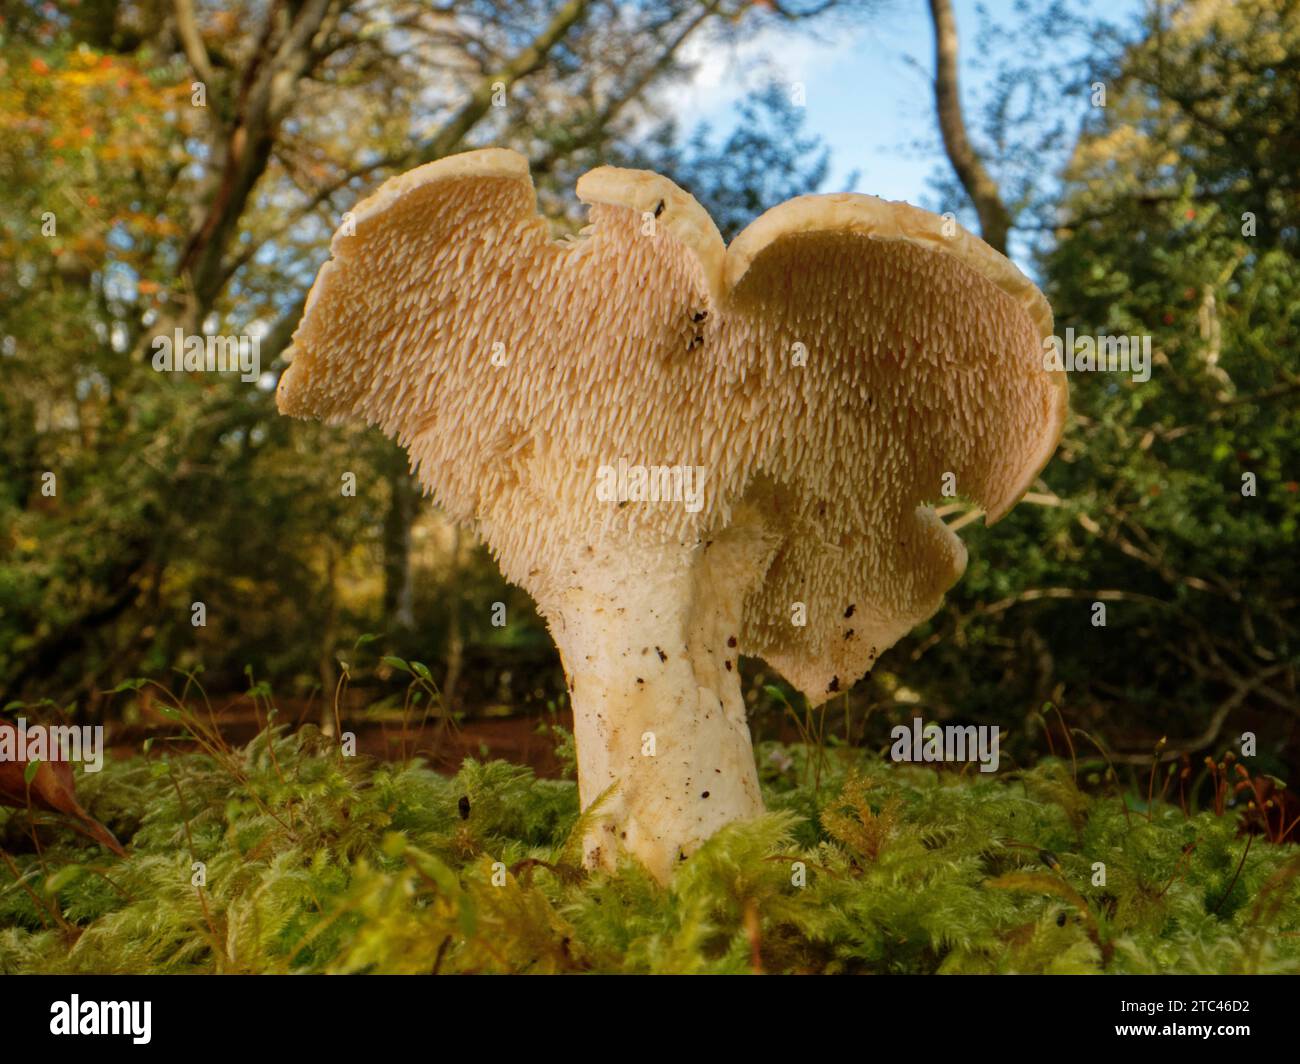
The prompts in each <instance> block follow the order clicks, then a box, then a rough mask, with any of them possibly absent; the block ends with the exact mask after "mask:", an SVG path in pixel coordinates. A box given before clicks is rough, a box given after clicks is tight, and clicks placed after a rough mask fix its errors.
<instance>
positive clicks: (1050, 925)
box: [0, 729, 1300, 974]
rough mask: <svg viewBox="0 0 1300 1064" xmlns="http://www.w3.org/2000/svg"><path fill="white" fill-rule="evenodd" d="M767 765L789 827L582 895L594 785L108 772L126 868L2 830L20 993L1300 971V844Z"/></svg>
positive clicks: (293, 759)
mask: <svg viewBox="0 0 1300 1064" xmlns="http://www.w3.org/2000/svg"><path fill="white" fill-rule="evenodd" d="M759 756H760V764H761V765H763V766H765V767H764V776H765V784H764V785H765V792H766V798H767V800H768V806H769V809H770V810H771V811H770V812H769V813H768V814H767V815H765V816H764V817H762V818H760V819H758V820H755V821H753V822H750V823H747V824H741V825H733V826H732V827H730V828H727V829H725V830H724V831H722V832H721V833H719V834H718V835H717V836H715V837H714V838H713V839H712V840H710V841H709V842H708V843H707V844H706V845H705V846H704V847H703V848H702V849H700V850H699V851H698V852H697V853H696V854H694V855H693V856H692V857H691V858H690V859H688V860H686V861H684V862H683V863H682V864H681V865H680V867H679V868H678V870H677V872H676V875H675V877H674V879H673V881H672V883H671V885H670V886H669V887H668V888H667V889H664V888H661V887H659V886H658V885H657V884H656V883H655V882H654V881H653V880H652V879H651V878H650V877H649V876H648V875H646V874H645V873H644V872H643V871H642V870H641V869H640V868H638V867H636V866H633V865H625V866H623V867H622V868H621V869H620V870H619V872H618V873H617V874H604V873H587V872H585V871H584V870H583V869H581V867H579V864H578V860H579V856H580V852H581V846H580V845H579V840H578V835H579V834H580V831H581V825H580V824H579V818H578V805H577V790H576V787H575V785H574V784H573V783H571V782H569V781H557V780H539V779H536V778H535V777H534V776H533V774H532V773H531V771H530V770H528V769H526V768H519V767H516V766H513V765H509V764H507V763H505V762H501V761H496V762H491V763H487V764H483V763H479V762H475V761H466V762H465V764H464V765H463V767H462V768H461V770H460V772H459V773H458V774H457V775H456V776H455V777H453V778H447V777H442V776H439V775H437V774H435V773H433V772H431V771H430V770H428V769H427V768H425V767H424V766H422V765H421V764H419V763H418V762H416V763H412V764H409V765H405V766H402V765H393V764H379V763H375V762H371V761H368V760H365V759H343V758H341V757H339V756H338V754H337V752H336V748H335V747H334V746H332V745H331V744H329V743H328V742H327V741H326V740H324V739H323V738H322V737H321V736H320V735H319V734H318V733H316V732H315V731H313V730H312V729H305V730H304V731H302V732H299V733H298V734H296V735H292V736H285V735H278V736H277V738H276V740H275V743H274V748H273V749H272V747H271V746H269V745H268V743H267V738H266V733H263V735H262V736H259V737H258V738H257V739H256V740H255V741H254V742H253V743H251V744H250V745H249V746H248V747H246V748H244V749H242V750H238V751H235V752H234V753H233V755H232V756H231V757H230V758H216V757H212V756H209V755H207V754H201V753H192V754H180V755H176V754H173V755H170V756H169V757H167V758H166V759H165V760H160V759H159V758H158V757H157V756H156V754H155V756H154V757H152V758H151V759H148V760H146V758H144V757H137V758H133V759H131V760H128V761H124V762H115V763H110V764H108V765H107V766H106V768H105V771H104V772H102V773H100V774H98V775H92V776H83V777H82V778H81V780H80V781H79V786H80V791H81V794H82V796H83V798H84V802H85V804H86V805H87V807H88V808H89V809H90V810H91V811H92V812H93V814H94V815H95V816H97V817H99V818H100V819H102V820H103V821H104V822H105V823H107V824H108V825H109V826H110V827H111V828H112V829H113V830H114V831H115V832H116V833H117V834H118V836H119V837H120V838H121V839H122V840H123V842H124V843H125V844H126V846H127V850H128V854H129V855H128V856H127V857H126V858H125V859H118V858H115V857H113V856H112V855H110V854H108V853H106V852H105V851H102V850H99V849H97V848H94V847H92V846H91V845H90V844H89V843H88V842H86V841H85V840H84V839H82V838H81V837H79V836H77V835H75V834H73V833H72V832H70V831H67V830H65V829H64V828H63V827H62V826H61V825H60V824H59V823H57V822H56V821H54V820H53V819H52V818H49V817H41V818H38V824H37V827H36V828H35V836H33V828H32V825H31V822H30V820H29V817H28V814H27V813H26V812H25V811H21V810H18V811H14V810H7V811H4V812H0V843H2V844H3V849H4V853H5V854H6V855H7V858H8V859H7V860H5V861H4V862H3V863H2V864H0V972H3V973H16V972H397V973H405V972H412V973H415V972H432V971H437V972H526V973H547V972H737V973H745V972H755V971H762V972H808V973H835V972H845V973H881V974H883V973H892V972H899V973H928V972H1102V971H1105V972H1300V856H1297V848H1296V847H1295V846H1292V845H1284V846H1278V845H1272V844H1270V843H1268V842H1267V841H1265V840H1263V839H1260V838H1253V839H1248V837H1246V836H1242V835H1239V834H1238V829H1237V821H1236V818H1235V817H1233V816H1231V815H1227V816H1215V815H1214V814H1213V813H1212V812H1203V813H1198V814H1195V815H1192V816H1190V817H1188V816H1186V815H1185V814H1184V813H1183V812H1182V811H1181V810H1180V809H1179V808H1177V807H1176V806H1171V805H1165V804H1160V803H1156V804H1155V805H1154V807H1153V809H1152V810H1151V813H1150V818H1149V819H1148V815H1147V813H1146V812H1142V813H1137V812H1133V811H1132V810H1131V809H1130V810H1129V811H1127V812H1126V811H1125V809H1124V808H1123V806H1122V805H1121V803H1120V801H1119V799H1118V798H1116V797H1102V796H1097V795H1093V794H1089V793H1086V792H1084V791H1081V790H1080V789H1079V788H1077V787H1076V786H1075V783H1074V779H1073V775H1072V772H1071V768H1070V765H1069V763H1068V762H1060V761H1056V760H1048V761H1045V762H1044V763H1043V764H1041V765H1039V766H1038V767H1036V768H1034V769H1032V770H1029V771H1025V772H1009V773H1003V774H1001V775H1000V776H999V777H998V778H996V779H988V778H984V777H979V778H975V777H972V776H969V775H967V776H962V775H959V774H956V773H951V772H945V773H936V772H934V771H931V770H928V769H922V768H914V767H901V766H895V765H891V764H887V763H883V762H878V761H874V760H869V759H868V758H867V757H866V756H864V755H863V754H862V753H861V752H860V751H854V750H849V749H837V750H832V751H822V752H821V753H820V754H819V755H808V754H807V753H806V751H805V749H804V748H802V747H764V748H762V749H760V751H759ZM809 756H819V757H820V758H821V759H822V763H821V764H820V766H819V768H820V773H819V780H820V782H819V785H818V786H816V787H815V788H814V787H813V786H812V785H803V784H799V783H797V782H795V781H796V780H799V779H803V778H809V779H811V778H812V774H811V773H808V772H804V771H802V770H803V768H804V767H806V765H807V760H808V757H809ZM1248 841H1249V842H1250V847H1249V850H1248V851H1247V849H1246V847H1247V842H1248ZM36 842H39V844H40V846H39V852H38V850H37V846H36ZM1243 853H1244V854H1245V857H1244V860H1243ZM1099 864H1100V865H1104V866H1105V883H1104V885H1102V884H1101V883H1100V875H1099V867H1098V866H1099ZM196 866H201V871H202V874H203V878H204V882H205V884H206V885H204V886H202V887H199V886H196V885H194V884H195V882H196V877H197V876H198V874H199V871H200V869H199V868H198V867H196ZM1094 883H1097V884H1098V885H1094Z"/></svg>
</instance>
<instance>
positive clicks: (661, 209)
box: [655, 200, 664, 218]
mask: <svg viewBox="0 0 1300 1064" xmlns="http://www.w3.org/2000/svg"><path fill="white" fill-rule="evenodd" d="M663 212H664V201H663V200H660V201H659V206H657V207H656V208H655V217H656V218H658V217H659V215H661V214H663Z"/></svg>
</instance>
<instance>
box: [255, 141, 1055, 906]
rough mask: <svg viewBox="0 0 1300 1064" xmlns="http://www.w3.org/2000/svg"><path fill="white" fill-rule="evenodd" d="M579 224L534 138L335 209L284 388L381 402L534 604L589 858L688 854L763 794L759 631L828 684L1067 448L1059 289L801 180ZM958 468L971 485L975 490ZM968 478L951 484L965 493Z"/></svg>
mask: <svg viewBox="0 0 1300 1064" xmlns="http://www.w3.org/2000/svg"><path fill="white" fill-rule="evenodd" d="M577 192H578V197H579V199H581V200H582V201H583V202H584V203H586V204H588V205H590V224H589V225H588V226H587V228H586V229H584V230H583V231H582V233H581V234H580V235H579V237H578V238H577V239H576V240H568V241H557V240H555V239H552V237H551V236H550V232H549V229H548V226H547V223H546V221H545V220H544V219H543V218H541V217H540V216H539V215H538V214H537V210H536V198H535V193H534V189H533V185H532V181H531V178H530V176H529V171H528V164H527V161H526V160H525V159H524V157H523V156H521V155H519V154H517V153H516V152H513V151H507V150H503V149H487V150H481V151H471V152H466V153H464V154H462V155H455V156H451V157H448V158H445V159H442V160H439V161H437V162H434V163H430V164H428V165H426V166H421V167H419V168H418V169H416V170H412V171H411V172H409V173H407V174H404V175H402V176H400V177H397V178H394V179H392V180H390V181H388V182H386V183H385V184H384V185H383V186H382V187H381V188H380V189H379V190H378V192H376V193H375V194H374V195H373V196H371V197H370V198H369V199H367V200H365V201H364V202H363V203H361V204H360V206H358V207H357V208H356V210H355V211H354V213H353V218H352V222H353V224H352V225H350V226H348V227H345V229H344V230H342V231H340V232H339V233H338V234H336V235H335V237H334V239H333V242H332V244H331V252H332V258H331V260H330V261H329V262H327V263H326V264H325V265H324V266H323V267H322V269H321V271H320V274H319V275H318V277H317V278H316V282H315V284H314V286H313V287H312V290H311V293H310V295H309V296H308V299H307V304H306V309H305V311H304V315H303V318H302V321H301V323H300V324H299V326H298V329H297V331H296V332H295V334H294V339H293V344H292V347H291V349H290V352H289V358H290V364H289V367H288V369H287V370H286V372H285V373H284V375H283V377H282V378H281V380H280V384H279V389H278V392H277V402H278V405H279V409H280V411H281V412H282V413H285V414H290V415H294V416H298V417H315V418H321V419H324V420H326V421H328V422H331V423H337V422H343V421H350V420H353V419H361V420H364V421H365V422H367V423H369V424H372V425H377V426H379V427H380V428H381V429H382V430H383V431H384V432H385V433H387V434H388V435H390V436H391V437H393V438H395V439H396V440H397V441H398V442H399V443H400V444H401V445H402V446H404V447H405V448H406V449H407V451H408V452H409V454H410V458H411V463H412V468H413V469H414V470H415V472H416V473H417V474H418V476H419V478H420V480H421V482H422V483H423V485H424V487H425V489H426V490H427V491H429V492H431V493H432V495H433V497H434V499H435V500H436V502H437V503H438V504H439V505H441V506H442V507H443V509H444V510H445V511H446V512H447V513H448V514H449V515H451V516H452V517H453V518H454V519H456V520H457V521H459V522H462V523H464V524H465V525H467V526H470V527H472V528H474V529H476V530H477V531H478V532H479V534H480V535H481V536H482V537H483V538H484V540H485V541H486V542H487V544H488V545H489V546H490V548H491V549H492V551H493V553H494V554H495V556H496V558H497V560H498V562H499V564H500V566H501V569H502V571H503V573H504V574H505V576H506V577H507V578H508V579H509V580H511V581H513V582H515V583H518V584H520V585H521V586H522V587H523V588H525V589H526V590H527V591H528V592H529V593H530V594H531V595H532V596H533V598H534V599H535V600H536V603H537V606H538V609H539V611H540V612H541V614H542V616H543V617H544V618H545V619H546V621H547V623H548V625H549V627H550V630H551V633H552V635H553V637H554V639H555V642H556V644H557V645H558V647H559V651H560V655H561V657H562V659H563V663H564V670H565V674H566V677H567V682H568V688H569V692H570V699H571V702H572V706H573V712H574V731H575V739H576V743H577V750H578V784H579V792H580V801H581V804H582V807H583V808H584V809H585V808H587V807H588V806H589V805H591V803H592V802H594V801H595V800H596V799H597V798H598V797H602V796H604V800H603V801H602V804H601V806H600V808H599V810H598V811H597V816H596V817H594V818H593V820H594V821H595V827H593V828H592V830H591V831H590V833H589V835H588V837H587V838H586V840H585V848H586V859H587V863H588V865H589V866H604V867H609V866H611V865H612V863H613V862H614V861H615V860H616V858H617V855H618V854H619V853H620V852H625V853H630V854H632V855H633V856H635V857H636V858H638V859H639V860H640V861H641V862H643V863H644V864H645V865H646V866H647V868H648V869H649V870H650V871H651V872H652V873H653V874H654V875H655V877H656V878H658V879H659V880H660V881H665V880H667V878H668V877H669V876H670V874H671V871H672V868H673V866H674V864H675V863H676V862H677V861H679V860H682V859H684V858H685V857H686V856H687V855H689V854H690V853H691V852H692V851H693V850H694V849H695V848H697V847H698V846H699V845H700V844H701V843H702V842H703V841H704V840H706V839H707V838H708V837H709V836H710V835H712V834H713V833H714V832H715V831H717V830H718V829H719V828H721V827H722V826H723V825H725V824H728V823H730V822H732V821H735V820H738V819H743V818H747V817H752V816H754V815H756V814H758V813H760V812H761V811H762V808H763V806H762V799H761V796H760V793H759V785H758V777H757V772H756V769H755V764H754V757H753V750H752V746H751V742H750V735H749V727H748V724H747V722H746V716H745V704H744V700H743V697H742V693H741V685H740V671H739V667H738V660H739V657H740V655H741V654H746V655H752V656H756V657H760V658H763V659H764V660H765V661H766V662H768V664H769V665H771V666H773V667H774V668H776V669H778V670H779V671H780V672H781V673H782V674H783V675H784V676H785V678H786V679H787V680H788V681H789V682H790V683H791V684H792V685H793V686H794V687H796V688H798V689H799V690H800V691H802V692H803V693H804V694H805V695H806V696H807V698H808V701H809V703H810V704H811V705H814V706H816V705H818V704H820V703H822V702H823V701H825V700H826V699H828V698H830V697H831V696H833V695H834V694H835V693H836V692H837V691H844V690H847V688H848V687H849V686H850V685H851V684H853V683H854V681H856V680H857V679H859V678H860V677H861V676H863V675H864V674H865V673H866V672H867V671H868V670H869V669H870V668H871V666H872V664H873V663H874V662H875V661H876V659H877V658H878V657H879V655H880V654H881V653H882V652H883V651H884V650H885V649H886V648H888V647H889V646H890V645H891V644H893V643H894V642H895V641H896V640H898V639H899V638H900V637H902V636H903V635H904V634H906V633H907V632H908V631H909V630H910V629H911V628H913V627H914V626H915V625H917V624H918V623H920V622H921V621H923V620H925V619H926V618H928V617H930V616H931V615H932V614H933V613H934V612H935V610H937V609H938V608H939V605H940V603H941V602H942V598H943V595H944V593H945V592H946V591H947V589H948V588H949V587H951V586H952V585H953V584H954V583H955V582H956V581H957V580H958V579H959V578H960V576H961V574H962V572H963V571H964V569H965V565H966V551H965V548H964V546H963V544H962V542H961V540H960V539H958V537H957V536H956V535H955V534H954V533H953V532H952V531H951V530H950V529H949V528H948V527H947V526H946V525H945V524H944V522H943V521H942V520H941V519H940V518H939V517H938V516H937V515H936V513H935V511H934V509H933V508H932V506H931V504H932V503H934V502H937V501H939V500H940V499H944V498H945V492H944V487H945V484H947V485H949V486H951V485H955V487H956V490H957V492H958V493H959V494H960V495H961V496H962V497H964V498H966V499H968V500H970V501H972V502H973V503H975V504H977V505H979V506H981V507H983V509H984V510H985V512H986V514H987V518H986V519H987V521H988V522H989V523H992V522H993V521H996V520H998V519H1000V518H1001V517H1002V516H1003V515H1004V514H1005V513H1006V512H1007V511H1008V510H1009V509H1011V507H1012V506H1014V505H1015V503H1016V502H1017V501H1018V500H1019V498H1020V497H1021V495H1023V494H1024V492H1025V491H1026V489H1027V488H1028V487H1029V485H1030V484H1031V483H1032V481H1033V480H1034V478H1035V477H1036V476H1037V475H1038V473H1039V472H1040V471H1041V470H1042V468H1043V467H1044V466H1045V465H1046V463H1047V461H1048V459H1049V458H1050V457H1051V455H1052V452H1053V451H1054V450H1055V448H1056V444H1057V441H1058V439H1059V437H1060V433H1061V430H1062V426H1063V423H1064V420H1065V415H1066V409H1067V393H1066V382H1065V375H1064V373H1060V372H1050V371H1049V370H1048V369H1046V368H1045V363H1044V358H1043V351H1044V338H1045V337H1048V336H1050V335H1051V332H1052V314H1051V309H1050V308H1049V306H1048V304H1047V301H1046V299H1045V298H1044V297H1043V295H1042V293H1040V292H1039V291H1038V289H1037V288H1036V287H1035V286H1034V285H1033V284H1032V283H1031V282H1030V281H1029V280H1028V279H1027V278H1026V277H1025V276H1024V275H1023V274H1022V273H1021V272H1020V271H1019V270H1018V269H1017V268H1016V267H1015V266H1014V265H1013V264H1012V263H1011V262H1009V261H1008V260H1007V259H1006V258H1004V257H1003V256H1002V255H1000V254H998V253H997V252H995V251H994V250H993V249H992V248H990V247H989V246H988V245H987V244H985V243H984V242H983V241H981V240H979V239H978V238H976V237H974V236H971V235H970V234H968V233H966V232H965V231H964V230H962V229H960V228H958V227H956V226H955V225H953V224H952V223H950V222H947V221H945V219H943V218H941V217H938V216H936V215H933V214H930V213H929V212H926V211H922V210H919V209H917V208H915V207H911V206H908V205H907V204H904V203H890V202H886V201H883V200H880V199H877V198H875V197H873V196H865V195H851V194H840V195H816V196H801V197H799V198H797V199H793V200H790V201H789V202H787V203H783V204H781V205H780V206H778V207H775V208H773V209H772V210H769V211H768V212H766V213H765V214H763V215H762V216H761V217H760V218H758V219H757V220H756V221H755V222H753V223H752V224H751V225H750V226H749V227H748V228H747V229H745V231H744V232H743V233H741V234H740V235H739V236H738V237H737V238H736V239H735V240H734V241H733V242H732V244H731V246H730V247H729V248H728V247H726V246H725V245H724V244H723V241H722V238H721V236H720V235H719V233H718V230H717V227H716V226H715V225H714V224H713V221H712V220H711V219H710V218H709V216H708V214H707V213H706V212H705V211H704V209H703V208H702V207H701V206H700V205H699V204H698V203H697V202H696V201H695V200H694V199H693V198H692V197H691V196H690V195H688V194H687V193H686V192H684V191H683V190H681V189H680V188H678V187H677V186H676V185H675V184H673V183H672V182H671V181H669V180H668V179H666V178H664V177H661V176H659V175H657V174H654V173H648V172H644V171H637V170H624V169H617V168H613V167H601V168H599V169H596V170H592V171H591V172H589V173H587V174H586V175H584V176H583V177H582V178H581V180H580V181H579V182H578V186H577ZM949 494H950V493H949ZM949 501H950V500H949Z"/></svg>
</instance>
